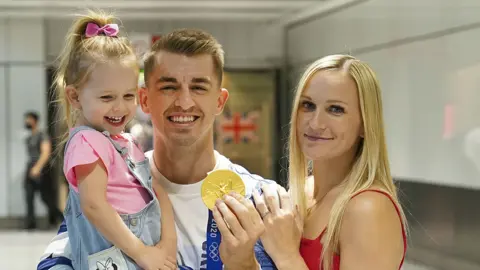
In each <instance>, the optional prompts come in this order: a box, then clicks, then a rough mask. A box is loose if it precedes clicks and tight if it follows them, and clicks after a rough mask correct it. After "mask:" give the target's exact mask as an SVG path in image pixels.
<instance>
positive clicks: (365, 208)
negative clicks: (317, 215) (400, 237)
mask: <svg viewBox="0 0 480 270" xmlns="http://www.w3.org/2000/svg"><path fill="white" fill-rule="evenodd" d="M398 207H400V206H398V205H397V203H396V201H395V200H394V199H393V195H392V194H390V193H389V192H388V191H386V190H385V189H382V188H379V187H372V188H369V189H367V190H363V191H361V192H357V193H356V194H354V196H353V197H352V198H351V199H350V201H349V202H348V203H347V205H346V208H345V212H344V214H343V223H344V224H343V225H344V226H343V227H344V228H345V229H346V230H352V231H355V232H359V231H371V230H372V229H373V228H375V230H383V229H385V230H387V231H390V230H392V229H397V228H401V227H400V226H402V225H401V224H402V223H403V222H402V221H401V216H400V212H399V211H398V210H399V208H398ZM399 220H400V223H399Z"/></svg>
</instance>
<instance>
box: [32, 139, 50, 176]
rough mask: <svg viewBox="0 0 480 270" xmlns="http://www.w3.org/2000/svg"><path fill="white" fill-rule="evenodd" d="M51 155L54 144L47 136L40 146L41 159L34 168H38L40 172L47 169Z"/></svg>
mask: <svg viewBox="0 0 480 270" xmlns="http://www.w3.org/2000/svg"><path fill="white" fill-rule="evenodd" d="M44 136H45V135H44ZM51 153H52V143H51V142H50V139H49V138H48V137H46V136H45V137H44V138H43V139H42V143H41V144H40V158H39V159H38V161H37V162H36V163H35V165H34V166H33V167H34V168H36V169H37V170H38V171H39V172H40V171H42V169H43V168H44V167H45V165H46V164H47V162H48V160H49V159H50V155H51Z"/></svg>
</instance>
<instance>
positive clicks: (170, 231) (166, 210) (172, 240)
mask: <svg viewBox="0 0 480 270" xmlns="http://www.w3.org/2000/svg"><path fill="white" fill-rule="evenodd" d="M153 188H154V190H155V193H156V194H157V198H158V201H159V203H160V208H161V210H162V216H161V223H162V231H161V240H160V242H159V243H158V244H157V246H159V247H160V246H164V247H166V248H167V251H168V252H167V254H168V255H170V256H171V257H172V258H175V257H176V254H177V232H176V228H175V218H174V214H173V207H172V203H171V202H170V199H169V198H168V194H167V193H166V192H165V190H164V189H163V187H162V186H161V185H160V184H159V183H158V182H156V181H155V180H154V182H153Z"/></svg>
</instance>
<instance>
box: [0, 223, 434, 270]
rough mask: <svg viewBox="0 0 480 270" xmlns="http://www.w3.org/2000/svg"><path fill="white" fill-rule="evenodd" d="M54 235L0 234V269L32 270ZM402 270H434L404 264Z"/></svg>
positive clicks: (46, 232)
mask: <svg viewBox="0 0 480 270" xmlns="http://www.w3.org/2000/svg"><path fill="white" fill-rule="evenodd" d="M54 235H55V232H54V231H44V232H31V233H29V232H17V231H3V232H0V269H9V270H33V269H36V265H37V263H38V259H39V257H40V256H41V254H42V253H43V250H44V249H45V247H46V244H47V243H48V242H49V241H50V240H51V238H52V237H53V236H54ZM402 270H435V269H432V268H427V267H421V266H418V265H413V264H410V263H406V264H405V265H404V267H403V269H402Z"/></svg>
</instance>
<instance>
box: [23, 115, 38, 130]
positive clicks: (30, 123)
mask: <svg viewBox="0 0 480 270" xmlns="http://www.w3.org/2000/svg"><path fill="white" fill-rule="evenodd" d="M36 126H37V121H35V118H33V117H31V116H27V117H25V128H27V129H32V128H35V127H36Z"/></svg>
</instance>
